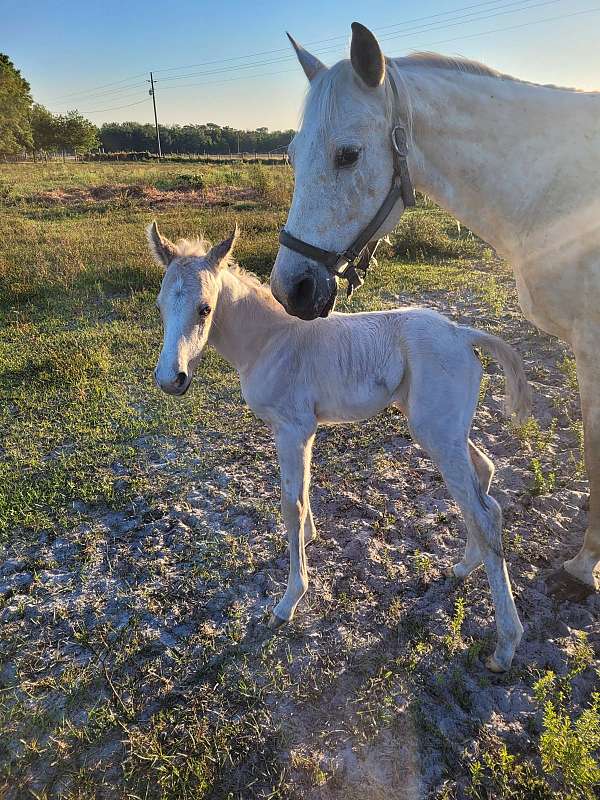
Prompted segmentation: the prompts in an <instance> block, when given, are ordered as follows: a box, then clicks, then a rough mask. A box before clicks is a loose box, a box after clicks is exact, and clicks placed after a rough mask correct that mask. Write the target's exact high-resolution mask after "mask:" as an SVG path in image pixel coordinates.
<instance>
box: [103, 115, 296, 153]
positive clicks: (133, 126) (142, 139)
mask: <svg viewBox="0 0 600 800" xmlns="http://www.w3.org/2000/svg"><path fill="white" fill-rule="evenodd" d="M159 132H160V142H161V146H162V151H163V153H194V154H202V153H207V154H209V155H227V154H229V153H237V152H241V153H271V152H275V151H278V150H279V151H283V150H284V149H285V148H286V147H287V145H288V144H289V142H290V139H291V138H292V136H293V135H294V131H293V130H286V131H269V130H268V129H267V128H257V129H256V130H254V131H244V130H237V129H236V128H231V127H229V126H227V125H226V126H221V125H215V124H214V123H213V122H208V123H206V124H204V125H160V126H159ZM99 136H100V142H101V146H102V148H103V149H104V150H105V151H106V152H108V153H114V152H118V151H126V150H136V151H142V150H149V151H150V152H155V151H156V129H155V127H154V125H148V124H146V125H144V124H142V123H140V122H105V123H104V125H102V126H101V128H100V132H99Z"/></svg>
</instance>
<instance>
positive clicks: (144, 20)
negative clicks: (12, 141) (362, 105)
mask: <svg viewBox="0 0 600 800" xmlns="http://www.w3.org/2000/svg"><path fill="white" fill-rule="evenodd" d="M590 9H596V11H595V12H594V13H583V14H581V13H579V12H582V11H585V12H587V11H588V10H590ZM434 15H435V16H434ZM566 15H573V16H569V17H567V16H566ZM558 17H560V19H558ZM552 18H554V19H552ZM355 19H356V20H359V21H360V22H362V23H363V24H365V25H368V26H369V27H371V28H372V29H373V30H374V31H375V32H376V33H377V34H378V36H379V37H380V39H381V41H382V45H383V47H384V50H385V51H386V53H387V54H388V55H390V56H395V55H402V54H405V53H407V52H409V51H410V50H412V49H435V50H438V51H440V52H443V53H447V54H451V55H456V54H460V55H464V56H467V57H469V58H475V59H478V60H481V61H484V62H485V63H487V64H490V65H491V66H494V67H496V68H498V69H500V70H502V71H504V72H508V73H511V74H514V75H517V76H519V77H522V78H526V79H528V80H532V81H538V82H542V83H557V84H560V85H565V86H578V87H580V88H583V89H600V48H599V39H598V32H599V30H600V0H513V1H512V2H511V0H487V2H485V0H419V2H418V3H409V2H399V0H395V2H387V0H384V1H383V2H371V3H365V2H364V0H363V1H362V2H358V1H357V0H334V1H333V2H326V0H321V1H320V2H319V0H304V2H293V3H291V2H290V3H286V2H271V1H269V2H263V3H248V2H239V1H238V0H230V1H229V2H221V3H219V2H215V0H213V2H210V3H208V2H193V1H192V0H172V2H171V3H166V2H164V0H163V1H162V2H154V0H143V2H142V0H120V2H116V0H102V2H94V3H91V2H85V0H83V2H82V1H81V0H78V1H77V2H74V1H73V0H53V1H52V2H50V0H0V51H2V52H5V53H7V54H8V55H9V57H10V58H11V59H12V60H13V61H14V63H15V64H16V65H17V67H19V68H20V69H21V71H22V73H23V75H24V76H25V77H26V78H27V79H28V80H29V82H30V83H31V87H32V92H33V95H34V98H35V100H37V101H38V102H41V103H43V104H44V105H46V106H47V107H48V108H50V109H51V110H53V111H56V112H59V111H65V110H68V109H72V108H78V109H79V110H80V111H81V112H83V113H85V114H86V115H88V116H89V118H90V119H92V120H93V121H94V122H96V123H98V124H99V123H102V122H105V121H109V120H110V121H112V120H116V121H123V120H138V121H140V122H150V121H151V120H152V119H153V117H152V103H151V99H150V97H149V96H148V86H147V84H146V83H145V81H146V78H147V77H148V74H147V73H148V71H149V70H150V69H152V70H154V71H155V76H156V78H157V79H158V83H157V88H156V98H157V104H158V110H159V118H160V120H161V122H164V123H181V124H183V123H186V122H192V123H194V122H216V123H218V124H229V125H233V126H234V127H241V128H255V127H258V126H261V125H264V126H267V127H269V128H271V129H273V128H288V127H294V126H295V125H296V123H297V118H298V110H299V107H300V103H301V100H302V98H303V96H304V92H305V79H304V75H303V74H302V71H301V69H300V67H299V66H298V64H297V62H296V61H295V59H294V58H293V57H292V53H291V50H290V48H289V46H288V43H287V39H286V37H285V31H286V30H289V31H290V32H291V33H292V34H293V35H294V36H295V37H296V38H297V39H298V40H299V41H300V42H301V43H303V44H307V45H309V43H313V42H315V44H314V45H312V46H309V49H311V50H313V52H315V53H318V54H319V57H320V58H321V59H322V60H323V61H324V62H325V63H333V62H334V61H336V60H337V59H339V58H341V57H343V56H344V55H345V54H347V46H348V41H349V32H350V23H351V22H352V21H353V20H355ZM541 20H548V21H545V22H540V21H541ZM531 23H534V24H531ZM516 26H523V27H516ZM508 28H512V30H506V29H508ZM489 31H493V32H491V33H488V32H489ZM482 34H483V35H482ZM335 37H339V38H335ZM322 40H329V41H325V42H323V41H322ZM265 51H275V52H266V53H265ZM255 53H263V54H262V55H256V56H252V54H255ZM241 56H244V57H245V58H243V59H240V58H239V57H241ZM248 56H249V57H248ZM246 57H247V58H246ZM207 62H210V63H207ZM248 64H254V66H252V67H248ZM188 65H194V66H188ZM184 76H189V77H184ZM253 76H256V77H253ZM106 84H110V85H106ZM121 106H124V107H123V108H121ZM105 109H106V110H105Z"/></svg>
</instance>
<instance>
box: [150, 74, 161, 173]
mask: <svg viewBox="0 0 600 800" xmlns="http://www.w3.org/2000/svg"><path fill="white" fill-rule="evenodd" d="M148 83H149V84H150V86H151V87H152V88H151V89H150V91H149V92H148V94H150V95H151V96H152V105H153V106H154V124H155V126H156V143H157V144H158V157H159V158H162V150H161V148H160V131H159V130H158V117H157V115H156V95H155V92H154V77H153V76H152V73H150V80H149V81H148Z"/></svg>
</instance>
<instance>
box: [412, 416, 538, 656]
mask: <svg viewBox="0 0 600 800" xmlns="http://www.w3.org/2000/svg"><path fill="white" fill-rule="evenodd" d="M463 413H464V409H463ZM459 418H460V417H459V415H458V414H457V417H456V419H457V420H458V419H459ZM446 419H447V417H446ZM443 420H444V417H443V415H441V414H440V415H439V416H435V415H431V416H430V415H428V418H425V419H423V418H421V419H420V420H419V419H418V418H413V419H411V420H410V427H411V431H412V433H413V436H414V438H415V439H416V440H417V441H418V442H419V444H421V446H422V447H423V448H424V449H425V450H426V451H427V452H428V453H429V455H430V456H431V458H432V459H433V461H434V462H435V463H436V464H437V466H438V467H439V469H440V471H441V473H442V476H443V478H444V480H445V482H446V486H447V487H448V489H449V491H450V493H451V494H452V496H453V497H454V499H455V500H456V502H457V503H458V505H459V507H460V510H461V512H462V514H463V517H464V519H465V522H466V524H467V529H468V531H469V536H470V537H472V538H473V540H474V542H475V543H476V544H477V546H478V547H479V549H480V552H481V557H482V560H483V563H484V565H485V571H486V573H487V577H488V582H489V585H490V590H491V593H492V599H493V602H494V609H495V612H496V629H497V632H498V640H497V645H496V649H495V651H494V655H493V656H490V658H489V659H488V660H487V662H486V663H487V666H488V668H489V669H491V670H492V671H493V672H504V671H505V670H507V669H509V668H510V665H511V663H512V660H513V657H514V654H515V650H516V649H517V647H518V644H519V642H520V640H521V636H522V635H523V626H522V625H521V622H520V620H519V615H518V614H517V609H516V607H515V602H514V599H513V596H512V591H511V587H510V580H509V577H508V571H507V569H506V563H505V561H504V555H503V552H502V511H501V510H500V506H499V505H498V503H497V502H496V501H495V500H494V499H493V497H490V495H489V494H487V493H486V492H484V491H483V488H482V486H481V483H480V480H479V477H478V476H477V474H476V472H475V469H474V466H473V462H472V460H471V456H470V454H469V450H468V448H467V432H466V430H464V431H460V430H459V428H460V425H457V427H456V428H454V429H453V430H449V428H448V427H444V424H443ZM465 427H466V428H467V430H468V426H465ZM467 547H468V545H467Z"/></svg>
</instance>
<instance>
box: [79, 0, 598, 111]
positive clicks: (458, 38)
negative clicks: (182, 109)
mask: <svg viewBox="0 0 600 800" xmlns="http://www.w3.org/2000/svg"><path fill="white" fill-rule="evenodd" d="M557 1H558V0H546V2H543V3H537V4H536V6H533V7H539V6H542V5H548V4H549V3H550V2H557ZM599 11H600V6H598V7H594V8H588V9H582V10H580V11H573V12H568V13H565V14H559V15H556V16H552V17H545V18H543V19H538V20H531V21H529V22H523V23H519V24H516V25H511V26H507V27H503V28H492V29H489V30H486V31H478V32H476V33H472V34H463V35H461V36H454V37H450V38H446V39H441V40H437V41H435V42H431V43H430V44H428V45H422V46H421V47H424V48H430V47H435V46H437V45H439V44H447V43H449V42H455V41H462V40H464V39H473V38H476V37H478V36H488V35H491V34H495V33H504V32H508V31H513V30H519V29H521V28H527V27H531V26H535V25H540V24H543V23H546V22H554V21H557V20H563V19H568V18H571V17H577V16H582V15H584V14H592V13H597V12H599ZM504 13H507V12H504ZM508 13H514V12H508ZM492 16H500V15H499V14H498V15H496V14H494V15H492ZM488 18H489V17H481V18H478V19H477V20H472V21H480V20H482V19H488ZM444 27H454V25H448V26H444ZM442 29H443V27H442ZM435 30H439V28H435ZM401 36H405V34H402V35H401ZM380 38H382V39H384V40H387V39H396V38H400V35H392V36H388V37H380ZM294 59H295V56H291V57H290V59H278V60H276V63H281V61H288V60H294ZM267 63H271V62H267ZM258 65H259V64H255V65H247V66H248V67H250V66H258ZM295 71H296V69H295V68H294V69H289V70H276V71H271V72H263V73H257V74H253V75H238V76H235V77H231V78H224V79H217V80H208V81H203V82H202V83H185V84H181V85H171V86H165V87H163V88H164V90H173V89H187V88H195V87H203V86H209V85H210V86H212V85H215V84H222V83H230V82H233V81H238V80H248V79H251V78H260V77H267V76H272V75H280V74H286V73H288V72H290V73H291V72H295ZM203 74H213V73H212V72H207V73H201V74H200V76H201V75H203ZM200 76H198V77H200ZM186 77H196V75H189V76H180V77H179V80H185V78H186ZM163 80H168V79H166V78H164V79H163ZM155 82H156V81H155ZM144 102H146V101H145V100H139V101H138V102H135V103H128V104H125V105H120V106H112V107H110V108H104V109H95V110H93V111H83V112H80V113H83V114H96V113H104V112H106V111H116V110H118V109H121V108H131V107H133V106H138V105H141V104H142V103H144Z"/></svg>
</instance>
